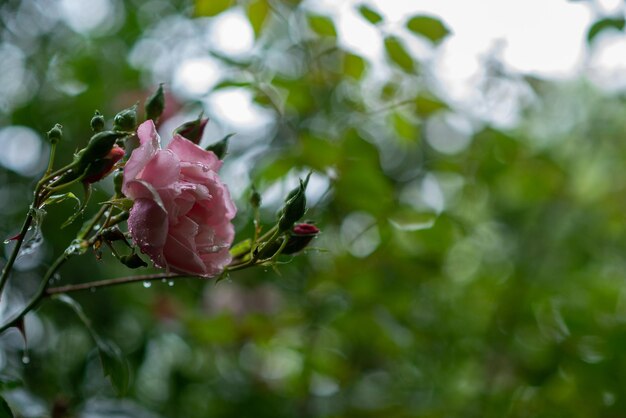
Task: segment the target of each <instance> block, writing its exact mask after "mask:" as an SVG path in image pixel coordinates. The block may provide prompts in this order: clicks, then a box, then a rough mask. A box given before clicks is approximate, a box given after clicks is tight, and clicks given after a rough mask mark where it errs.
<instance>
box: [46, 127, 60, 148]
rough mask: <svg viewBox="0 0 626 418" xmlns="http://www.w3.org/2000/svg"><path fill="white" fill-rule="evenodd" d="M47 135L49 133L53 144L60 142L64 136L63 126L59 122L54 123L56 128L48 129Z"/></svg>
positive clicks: (49, 138)
mask: <svg viewBox="0 0 626 418" xmlns="http://www.w3.org/2000/svg"><path fill="white" fill-rule="evenodd" d="M47 135H48V140H49V141H50V143H51V144H56V143H58V142H59V141H60V140H61V138H62V137H63V126H61V125H59V124H58V123H57V124H56V125H54V128H52V129H50V130H49V131H48V133H47Z"/></svg>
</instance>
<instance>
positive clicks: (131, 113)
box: [113, 104, 137, 132]
mask: <svg viewBox="0 0 626 418" xmlns="http://www.w3.org/2000/svg"><path fill="white" fill-rule="evenodd" d="M136 127H137V104H134V105H133V106H131V107H129V108H128V109H124V110H122V111H121V112H119V113H118V114H117V115H115V118H114V119H113V130H115V131H124V132H133V131H134V130H135V128H136Z"/></svg>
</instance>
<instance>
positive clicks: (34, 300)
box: [0, 252, 70, 332]
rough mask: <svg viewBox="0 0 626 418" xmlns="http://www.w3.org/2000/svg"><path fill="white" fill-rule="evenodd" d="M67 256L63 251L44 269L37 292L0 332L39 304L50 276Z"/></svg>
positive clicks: (44, 294)
mask: <svg viewBox="0 0 626 418" xmlns="http://www.w3.org/2000/svg"><path fill="white" fill-rule="evenodd" d="M69 256H70V254H69V253H67V252H64V253H63V254H61V255H60V256H59V258H57V259H56V260H55V261H54V263H53V264H52V265H51V266H50V268H49V269H48V271H46V274H45V276H44V277H43V280H42V281H41V283H40V284H39V288H37V292H36V293H35V295H34V296H33V298H32V299H31V300H30V302H28V304H27V305H26V306H25V307H24V308H23V309H22V310H21V311H20V312H19V313H18V314H17V315H16V316H14V317H13V318H12V319H10V320H9V321H7V322H5V323H4V324H3V325H2V326H0V332H3V331H5V330H7V329H8V328H11V327H12V326H14V325H15V324H16V323H17V321H19V320H20V319H22V318H23V317H24V316H25V315H26V314H27V313H28V312H30V311H31V310H33V309H34V308H35V307H36V306H37V305H38V304H39V302H40V301H41V300H42V299H43V298H44V297H45V296H46V288H47V287H48V283H49V281H50V278H51V277H52V276H53V275H54V273H56V271H57V270H58V269H59V268H60V267H61V266H62V265H63V263H65V262H66V261H67V259H68V258H69Z"/></svg>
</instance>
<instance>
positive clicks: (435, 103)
mask: <svg viewBox="0 0 626 418" xmlns="http://www.w3.org/2000/svg"><path fill="white" fill-rule="evenodd" d="M445 109H449V106H448V105H447V104H446V103H444V102H443V101H441V100H440V99H438V98H436V97H435V96H432V95H430V94H424V93H422V94H419V95H418V96H417V97H416V98H415V112H416V113H417V114H418V115H419V116H420V117H422V118H425V117H428V116H430V115H432V114H433V113H435V112H438V111H440V110H445Z"/></svg>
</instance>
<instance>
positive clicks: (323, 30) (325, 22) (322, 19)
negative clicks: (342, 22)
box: [307, 15, 337, 38]
mask: <svg viewBox="0 0 626 418" xmlns="http://www.w3.org/2000/svg"><path fill="white" fill-rule="evenodd" d="M307 18H308V20H309V26H310V27H311V29H312V30H313V32H315V33H317V34H318V35H320V36H330V37H332V38H336V37H337V31H336V30H335V24H334V23H333V21H332V19H331V18H329V17H327V16H320V15H308V17H307Z"/></svg>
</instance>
